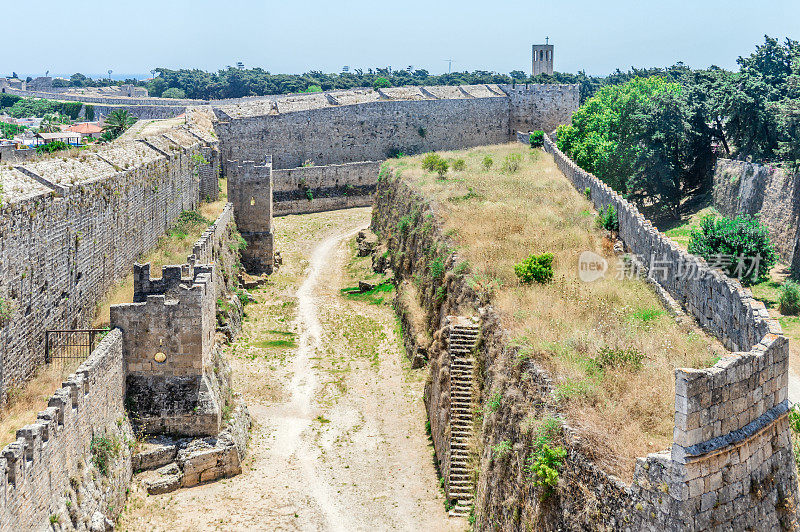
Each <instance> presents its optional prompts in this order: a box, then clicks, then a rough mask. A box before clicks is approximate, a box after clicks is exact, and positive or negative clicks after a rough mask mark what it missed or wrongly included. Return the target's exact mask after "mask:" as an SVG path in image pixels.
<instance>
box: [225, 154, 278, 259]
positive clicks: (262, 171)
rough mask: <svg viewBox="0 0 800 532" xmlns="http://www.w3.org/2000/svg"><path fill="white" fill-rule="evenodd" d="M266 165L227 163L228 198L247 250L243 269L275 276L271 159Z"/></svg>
mask: <svg viewBox="0 0 800 532" xmlns="http://www.w3.org/2000/svg"><path fill="white" fill-rule="evenodd" d="M263 160H264V163H263V164H257V163H254V162H253V161H241V162H238V161H228V197H229V199H230V201H231V203H232V204H233V213H234V217H235V218H236V225H237V227H238V229H239V233H240V234H241V235H242V238H244V239H245V241H246V242H247V247H246V248H244V249H243V250H242V252H241V257H242V266H244V267H245V269H246V270H247V271H248V272H250V273H256V274H260V273H272V267H273V265H274V257H275V251H274V249H273V246H274V240H275V237H274V235H273V233H272V157H271V156H267V157H266V158H265V159H263Z"/></svg>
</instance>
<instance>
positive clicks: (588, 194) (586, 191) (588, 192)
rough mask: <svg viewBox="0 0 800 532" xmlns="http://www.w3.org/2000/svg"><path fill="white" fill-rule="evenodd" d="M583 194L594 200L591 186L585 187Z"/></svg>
mask: <svg viewBox="0 0 800 532" xmlns="http://www.w3.org/2000/svg"><path fill="white" fill-rule="evenodd" d="M583 195H584V196H586V199H587V200H589V201H592V189H591V188H589V187H586V188H585V189H583Z"/></svg>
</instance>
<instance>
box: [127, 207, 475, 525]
mask: <svg viewBox="0 0 800 532" xmlns="http://www.w3.org/2000/svg"><path fill="white" fill-rule="evenodd" d="M368 221H369V210H368V209H353V210H348V211H339V212H334V213H321V214H314V215H305V216H290V217H284V218H279V219H277V220H276V249H279V250H281V251H282V253H283V257H284V266H283V268H281V270H280V271H279V272H278V274H276V275H274V276H273V278H272V279H271V283H270V285H268V286H267V287H265V288H264V289H262V290H259V291H256V292H255V296H256V298H257V299H258V303H255V304H251V305H248V307H247V313H248V318H247V320H246V322H245V328H244V332H243V337H242V338H241V339H239V340H237V342H236V343H235V344H233V345H232V346H229V349H228V355H229V358H230V359H231V363H232V366H233V369H234V375H235V383H236V387H237V389H238V390H239V391H240V392H241V393H242V394H243V396H244V398H245V400H246V402H247V404H248V405H249V408H250V412H251V414H252V416H253V420H254V423H255V424H254V429H253V432H252V437H251V442H250V454H249V457H248V459H247V460H246V463H245V468H244V472H243V473H242V474H241V475H239V476H237V477H235V478H232V479H227V480H223V481H219V482H215V483H210V484H206V485H203V486H198V487H195V488H191V489H186V490H180V491H178V492H175V493H172V494H166V495H161V496H147V495H146V494H145V493H144V492H143V491H142V490H141V489H140V488H137V489H135V490H134V492H133V493H132V495H131V497H130V498H129V504H128V507H127V509H126V511H125V512H124V513H123V517H122V520H121V522H120V527H119V529H120V530H187V531H188V530H346V531H353V530H395V529H397V530H464V529H465V528H466V522H465V521H463V520H460V519H452V518H448V517H447V514H446V511H445V508H444V498H443V495H442V494H441V490H440V489H439V486H438V481H437V477H436V472H435V467H434V462H433V455H432V447H431V445H430V443H429V440H428V437H427V436H426V434H425V428H424V427H425V425H424V424H425V415H424V406H423V403H422V388H423V385H424V378H425V373H424V371H425V370H411V369H409V365H408V363H407V361H406V359H405V357H404V356H403V355H402V352H401V344H400V341H399V338H398V334H397V330H396V320H395V317H394V313H393V311H392V309H391V307H390V306H389V305H386V304H381V305H375V304H369V303H368V302H363V301H352V300H348V299H345V298H343V297H342V296H341V295H340V293H339V289H340V288H342V287H344V286H347V283H352V279H350V278H349V276H348V273H347V270H348V268H347V265H348V264H349V261H350V259H351V247H350V246H349V245H348V241H349V239H350V238H352V236H354V235H355V232H356V231H357V230H358V229H359V228H362V227H366V226H367V224H368ZM298 285H299V288H297V290H296V291H295V287H297V286H298ZM276 335H278V336H279V337H280V338H289V340H287V341H283V342H279V341H275V340H274V338H275V337H276ZM294 339H296V341H294ZM287 343H288V345H289V347H288V348H286V347H280V346H283V345H286V344H287Z"/></svg>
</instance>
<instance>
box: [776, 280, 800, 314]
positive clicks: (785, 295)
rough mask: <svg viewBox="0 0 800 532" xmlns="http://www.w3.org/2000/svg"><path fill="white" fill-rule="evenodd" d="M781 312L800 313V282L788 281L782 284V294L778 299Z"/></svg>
mask: <svg viewBox="0 0 800 532" xmlns="http://www.w3.org/2000/svg"><path fill="white" fill-rule="evenodd" d="M778 308H779V309H780V311H781V314H786V315H795V314H800V283H796V282H795V281H786V282H785V283H783V285H782V286H781V296H780V299H779V301H778Z"/></svg>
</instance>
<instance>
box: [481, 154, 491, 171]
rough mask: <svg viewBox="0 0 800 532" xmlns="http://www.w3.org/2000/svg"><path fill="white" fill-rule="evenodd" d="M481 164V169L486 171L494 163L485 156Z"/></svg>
mask: <svg viewBox="0 0 800 532" xmlns="http://www.w3.org/2000/svg"><path fill="white" fill-rule="evenodd" d="M481 164H482V165H483V169H484V170H487V171H488V170H489V168H491V167H492V164H494V161H493V160H492V158H491V157H489V156H488V155H487V156H486V157H484V158H483V162H482V163H481Z"/></svg>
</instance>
